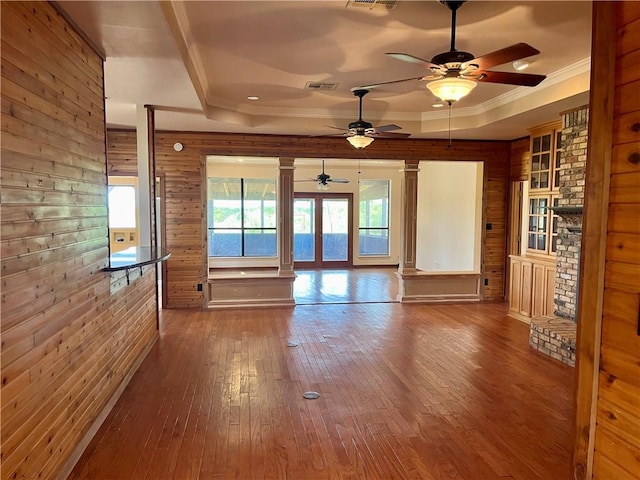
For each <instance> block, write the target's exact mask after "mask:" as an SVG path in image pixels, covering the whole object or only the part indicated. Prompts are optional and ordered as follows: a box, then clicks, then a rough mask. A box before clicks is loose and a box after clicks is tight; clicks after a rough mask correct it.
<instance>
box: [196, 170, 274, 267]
mask: <svg viewBox="0 0 640 480" xmlns="http://www.w3.org/2000/svg"><path fill="white" fill-rule="evenodd" d="M216 179H217V180H224V181H238V182H239V184H240V195H239V202H240V218H239V226H237V227H229V226H221V227H216V226H215V221H213V219H214V218H215V198H212V197H211V193H210V192H211V191H210V186H211V181H212V180H216ZM256 180H259V181H261V182H264V183H270V184H273V192H274V196H273V204H274V205H273V207H274V220H273V227H265V226H264V200H263V201H262V202H263V203H262V206H261V209H260V211H261V223H262V226H260V227H256V226H250V225H247V215H246V212H247V205H246V202H247V201H253V200H249V199H247V198H246V192H247V190H246V188H245V187H246V184H247V183H248V182H250V181H256ZM209 202H214V203H213V205H211V207H210V208H208V210H210V215H209V213H208V214H207V256H208V257H210V258H277V256H278V241H277V238H278V221H277V218H278V195H277V182H276V180H275V179H274V178H249V177H207V204H209ZM210 220H211V222H210ZM212 225H213V226H212ZM216 230H218V231H226V232H237V233H239V234H240V254H239V255H216V254H215V252H213V251H212V250H213V249H212V247H211V246H210V242H212V241H213V239H212V236H211V235H212V233H213V232H215V231H216ZM255 231H259V232H261V233H265V232H273V234H274V235H275V239H276V242H275V248H274V251H273V254H269V255H252V254H248V253H247V242H246V236H247V233H248V232H255Z"/></svg>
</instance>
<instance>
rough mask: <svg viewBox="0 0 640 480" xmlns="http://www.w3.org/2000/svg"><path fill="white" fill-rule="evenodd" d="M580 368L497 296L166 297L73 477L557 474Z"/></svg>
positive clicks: (479, 478)
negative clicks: (171, 305) (180, 306)
mask: <svg viewBox="0 0 640 480" xmlns="http://www.w3.org/2000/svg"><path fill="white" fill-rule="evenodd" d="M291 341H292V342H295V344H296V346H287V343H288V342H291ZM573 373H574V371H573V369H572V368H570V367H568V366H566V365H563V364H561V363H559V362H556V361H554V360H552V359H550V358H549V357H545V356H543V355H541V354H539V353H538V352H536V351H535V350H533V349H531V348H530V347H529V345H528V326H527V325H525V324H523V323H521V322H517V321H514V320H512V319H510V318H509V317H508V316H507V306H506V305H504V304H481V305H422V306H421V305H402V304H398V303H365V304H339V305H337V304H333V305H329V304H327V305H325V304H322V305H301V306H297V307H295V308H293V309H277V308H274V309H269V310H260V309H246V310H235V311H216V312H207V311H200V310H164V311H162V313H161V331H160V339H159V340H158V342H157V344H156V345H155V346H154V348H153V349H152V351H151V352H150V353H149V355H148V357H147V359H145V361H144V362H143V364H142V365H141V367H140V369H139V371H138V372H137V373H136V375H135V376H134V378H133V379H132V380H131V383H130V384H129V386H128V387H127V389H126V390H125V391H124V393H123V394H122V396H121V398H120V400H119V401H118V403H117V404H116V406H115V408H114V409H113V411H112V412H111V414H110V415H109V416H108V417H107V419H106V420H105V422H104V424H103V426H102V427H101V428H100V429H99V431H98V433H97V434H96V436H95V437H94V439H93V440H92V441H91V443H90V445H89V446H88V447H87V449H86V451H85V453H84V455H83V456H82V458H81V459H80V460H79V462H78V464H77V465H76V468H75V469H74V471H73V472H72V474H71V476H70V477H69V478H71V479H74V480H77V479H87V480H88V479H95V480H102V479H106V478H109V479H114V480H116V479H117V480H127V479H136V480H138V479H144V478H147V479H165V478H166V479H173V480H192V479H193V480H195V479H203V480H209V479H225V480H226V479H250V480H253V479H257V478H260V479H263V478H264V479H287V478H290V479H296V480H298V479H300V480H305V479H312V480H316V479H325V478H326V479H366V480H370V479H381V480H388V479H421V480H442V479H448V480H451V479H454V480H488V479H505V478H512V479H519V480H540V479H542V480H547V479H548V480H562V479H565V478H569V470H570V461H571V418H572V415H573V412H572V408H573V407H572V400H571V398H572V389H573V382H574V379H573V378H574V377H573ZM308 390H315V391H318V392H319V393H320V398H319V399H317V400H306V399H304V398H303V396H302V394H303V393H304V392H305V391H308Z"/></svg>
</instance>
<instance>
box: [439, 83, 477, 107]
mask: <svg viewBox="0 0 640 480" xmlns="http://www.w3.org/2000/svg"><path fill="white" fill-rule="evenodd" d="M476 85H477V82H474V81H473V80H467V79H466V78H453V77H448V78H443V79H442V80H435V81H433V82H429V83H427V88H428V89H429V90H431V93H433V94H434V95H435V96H436V97H438V98H439V99H440V100H442V101H443V102H447V103H453V102H457V101H458V100H460V99H461V98H463V97H466V96H467V95H468V94H469V92H471V90H473V89H474V88H476Z"/></svg>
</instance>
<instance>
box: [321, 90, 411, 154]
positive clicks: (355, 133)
mask: <svg viewBox="0 0 640 480" xmlns="http://www.w3.org/2000/svg"><path fill="white" fill-rule="evenodd" d="M367 93H369V90H367V89H366V88H355V89H353V94H354V95H355V96H356V97H358V98H359V107H358V120H356V121H355V122H351V123H350V124H349V128H348V129H346V128H339V127H332V126H328V127H329V128H333V129H336V130H342V132H343V133H341V134H338V135H344V136H346V137H347V141H348V142H349V143H350V144H351V145H353V146H354V147H355V148H357V149H362V148H364V147H366V146H367V145H369V144H370V143H371V142H373V140H374V137H396V138H406V137H408V136H410V135H411V134H410V133H399V132H392V131H391V130H400V129H401V128H402V127H399V126H398V125H393V124H390V125H382V126H379V127H374V126H373V124H371V123H369V122H365V121H364V120H362V97H364V96H365V95H366V94H367Z"/></svg>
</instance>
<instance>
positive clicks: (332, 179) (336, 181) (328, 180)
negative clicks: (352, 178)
mask: <svg viewBox="0 0 640 480" xmlns="http://www.w3.org/2000/svg"><path fill="white" fill-rule="evenodd" d="M327 182H333V183H349V180H347V179H346V178H327Z"/></svg>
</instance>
